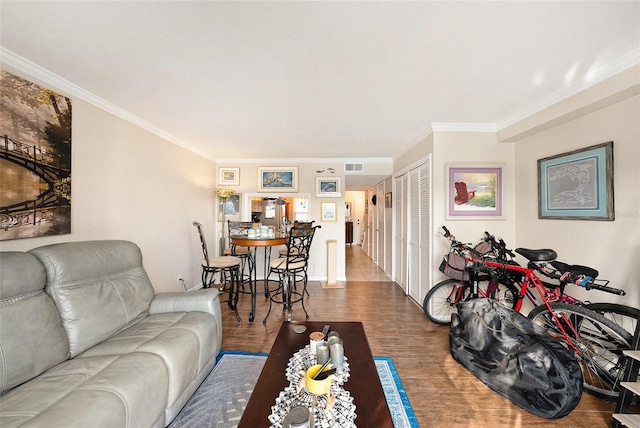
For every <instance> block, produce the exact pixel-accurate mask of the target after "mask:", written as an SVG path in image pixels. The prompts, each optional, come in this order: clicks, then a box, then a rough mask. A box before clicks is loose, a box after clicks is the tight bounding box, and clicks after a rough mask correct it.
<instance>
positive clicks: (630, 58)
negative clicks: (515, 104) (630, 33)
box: [497, 48, 640, 130]
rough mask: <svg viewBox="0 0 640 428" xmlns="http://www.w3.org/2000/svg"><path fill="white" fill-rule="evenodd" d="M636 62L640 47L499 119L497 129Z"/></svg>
mask: <svg viewBox="0 0 640 428" xmlns="http://www.w3.org/2000/svg"><path fill="white" fill-rule="evenodd" d="M638 64H640V48H636V49H634V50H633V51H631V52H629V53H628V54H626V55H624V56H623V57H621V58H619V59H617V60H616V61H614V62H612V63H610V64H607V65H605V66H603V67H600V68H598V69H595V70H592V71H590V72H588V73H587V74H586V76H585V77H584V79H583V80H581V81H578V82H575V83H573V84H571V85H569V86H567V87H566V88H562V89H560V90H558V91H556V92H554V93H552V94H550V95H548V96H546V97H544V98H542V99H541V100H540V101H538V102H536V103H533V104H531V105H530V106H529V107H527V108H526V109H524V110H521V111H519V112H517V113H515V114H513V115H512V116H509V117H507V118H505V119H503V120H501V121H499V122H498V123H497V129H498V130H502V129H505V128H507V127H509V126H511V125H513V124H515V123H518V122H520V121H521V120H524V119H526V118H528V117H530V116H533V115H534V114H536V113H539V112H540V111H542V110H544V109H546V108H549V107H551V106H552V105H554V104H557V103H559V102H560V101H563V100H565V99H567V98H569V97H571V96H573V95H575V94H577V93H579V92H581V91H584V90H585V89H588V88H589V87H591V86H593V85H595V84H597V83H600V82H602V81H603V80H605V79H608V78H610V77H612V76H615V75H616V74H618V73H621V72H623V71H624V70H626V69H628V68H630V67H633V66H635V65H638Z"/></svg>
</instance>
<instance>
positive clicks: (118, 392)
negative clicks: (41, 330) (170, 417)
mask: <svg viewBox="0 0 640 428" xmlns="http://www.w3.org/2000/svg"><path fill="white" fill-rule="evenodd" d="M167 387H168V374H167V369H166V366H165V364H164V362H163V361H162V360H161V358H159V357H158V356H156V355H153V354H147V353H132V354H127V355H122V356H119V355H112V356H104V357H93V358H80V359H74V360H69V361H66V362H64V363H62V364H60V365H58V366H56V367H54V368H52V369H51V370H49V371H48V372H46V373H43V374H42V375H40V376H38V377H37V378H35V379H33V380H31V381H30V382H28V383H26V384H23V385H21V386H19V387H17V388H15V389H13V390H12V391H9V392H8V393H7V394H5V395H4V396H2V398H0V426H2V427H3V428H9V427H17V426H21V427H65V428H68V427H83V428H86V427H132V428H133V427H152V426H163V425H164V419H165V417H164V414H165V413H164V408H165V397H166V393H167Z"/></svg>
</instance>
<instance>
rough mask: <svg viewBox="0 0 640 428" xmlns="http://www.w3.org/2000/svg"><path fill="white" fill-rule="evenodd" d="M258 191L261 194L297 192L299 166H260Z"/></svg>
mask: <svg viewBox="0 0 640 428" xmlns="http://www.w3.org/2000/svg"><path fill="white" fill-rule="evenodd" d="M258 191H260V192H283V191H286V192H297V191H298V167H297V166H286V167H284V166H269V167H265V166H259V167H258Z"/></svg>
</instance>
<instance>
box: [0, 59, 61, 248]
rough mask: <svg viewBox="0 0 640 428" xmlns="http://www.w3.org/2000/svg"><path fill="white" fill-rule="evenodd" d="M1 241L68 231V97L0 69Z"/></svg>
mask: <svg viewBox="0 0 640 428" xmlns="http://www.w3.org/2000/svg"><path fill="white" fill-rule="evenodd" d="M0 97H1V101H2V108H1V109H0V136H1V138H2V141H1V142H0V240H9V239H18V238H33V237H38V236H47V235H64V234H68V233H71V100H70V99H69V98H67V97H65V96H62V95H60V94H57V93H55V92H53V91H51V90H49V89H46V88H42V87H40V86H38V85H36V84H34V83H32V82H29V81H27V80H25V79H22V78H20V77H18V76H14V75H13V74H11V73H8V72H5V71H0Z"/></svg>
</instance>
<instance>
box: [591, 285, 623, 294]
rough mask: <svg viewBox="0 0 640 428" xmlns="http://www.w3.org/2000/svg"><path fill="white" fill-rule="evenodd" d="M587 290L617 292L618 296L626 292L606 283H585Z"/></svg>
mask: <svg viewBox="0 0 640 428" xmlns="http://www.w3.org/2000/svg"><path fill="white" fill-rule="evenodd" d="M585 288H586V289H587V290H592V289H593V290H600V291H606V292H607V293H611V294H617V295H618V296H625V295H626V294H627V293H626V292H625V291H624V290H620V289H619V288H613V287H607V286H606V285H599V284H587V286H586V287H585Z"/></svg>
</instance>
